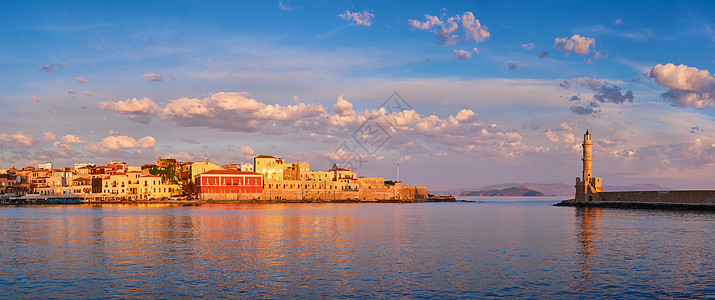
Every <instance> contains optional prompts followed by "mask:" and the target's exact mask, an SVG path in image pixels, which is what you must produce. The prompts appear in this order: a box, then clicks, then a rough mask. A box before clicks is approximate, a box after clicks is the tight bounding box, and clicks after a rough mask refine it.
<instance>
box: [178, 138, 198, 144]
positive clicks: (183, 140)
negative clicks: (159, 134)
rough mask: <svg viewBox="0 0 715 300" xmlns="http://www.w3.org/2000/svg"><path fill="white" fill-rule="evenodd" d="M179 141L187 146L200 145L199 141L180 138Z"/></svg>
mask: <svg viewBox="0 0 715 300" xmlns="http://www.w3.org/2000/svg"><path fill="white" fill-rule="evenodd" d="M179 140H180V141H182V142H184V143H187V144H194V145H199V144H201V143H200V142H199V141H197V140H195V139H189V138H180V139H179Z"/></svg>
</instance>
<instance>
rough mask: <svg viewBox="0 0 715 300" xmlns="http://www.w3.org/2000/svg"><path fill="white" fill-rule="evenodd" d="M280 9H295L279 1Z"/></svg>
mask: <svg viewBox="0 0 715 300" xmlns="http://www.w3.org/2000/svg"><path fill="white" fill-rule="evenodd" d="M278 7H280V9H281V10H285V11H292V10H293V7H291V6H290V3H288V2H286V1H278Z"/></svg>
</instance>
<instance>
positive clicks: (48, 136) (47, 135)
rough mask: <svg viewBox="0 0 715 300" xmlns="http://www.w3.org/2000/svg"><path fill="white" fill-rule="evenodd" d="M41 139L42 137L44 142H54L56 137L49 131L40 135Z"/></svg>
mask: <svg viewBox="0 0 715 300" xmlns="http://www.w3.org/2000/svg"><path fill="white" fill-rule="evenodd" d="M42 137H43V138H44V139H45V140H46V141H54V140H56V139H57V136H56V135H55V134H54V133H52V132H50V131H45V132H43V133H42Z"/></svg>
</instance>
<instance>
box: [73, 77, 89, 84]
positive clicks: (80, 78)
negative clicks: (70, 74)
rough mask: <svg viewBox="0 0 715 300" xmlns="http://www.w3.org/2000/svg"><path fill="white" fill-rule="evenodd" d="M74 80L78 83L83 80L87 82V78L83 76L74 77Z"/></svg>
mask: <svg viewBox="0 0 715 300" xmlns="http://www.w3.org/2000/svg"><path fill="white" fill-rule="evenodd" d="M74 80H77V82H79V83H85V82H87V79H84V78H82V77H75V78H74Z"/></svg>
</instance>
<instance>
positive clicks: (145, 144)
mask: <svg viewBox="0 0 715 300" xmlns="http://www.w3.org/2000/svg"><path fill="white" fill-rule="evenodd" d="M155 142H156V139H155V138H154V137H151V136H146V137H143V138H141V139H139V140H136V139H135V138H133V137H129V136H125V135H119V136H108V137H106V138H104V139H103V140H102V141H101V142H99V143H92V144H90V145H87V146H85V147H84V149H85V150H87V151H89V152H92V153H106V152H108V151H112V150H126V149H138V148H153V147H154V143H155Z"/></svg>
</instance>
